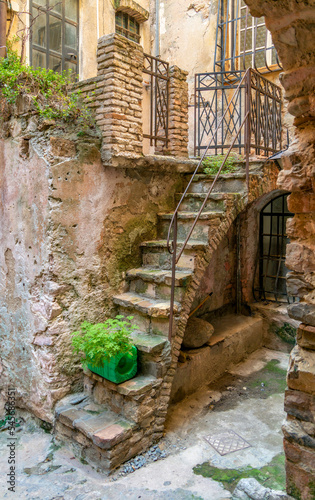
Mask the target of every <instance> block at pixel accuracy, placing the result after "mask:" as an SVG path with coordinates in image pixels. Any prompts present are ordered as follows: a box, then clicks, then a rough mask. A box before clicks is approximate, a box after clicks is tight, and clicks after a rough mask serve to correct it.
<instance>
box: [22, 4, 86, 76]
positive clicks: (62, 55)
mask: <svg viewBox="0 0 315 500" xmlns="http://www.w3.org/2000/svg"><path fill="white" fill-rule="evenodd" d="M66 1H67V0H46V6H43V5H40V4H39V3H37V2H36V0H30V12H31V15H32V16H33V15H37V12H38V11H42V12H43V16H45V18H46V23H45V27H46V47H42V46H40V45H38V44H36V43H34V42H33V30H34V26H33V29H31V35H30V64H31V66H32V65H33V62H34V58H33V49H34V50H36V51H37V52H41V53H42V54H43V55H44V56H45V62H46V64H45V68H46V69H49V57H50V56H53V57H57V58H58V59H61V71H60V72H62V71H64V70H65V63H67V62H68V63H71V64H74V65H76V70H75V74H77V75H78V74H79V28H80V25H79V0H77V19H76V21H74V20H73V19H69V18H68V17H66V14H65V5H66ZM57 3H61V4H62V5H61V13H58V12H52V11H50V10H49V8H50V4H52V5H51V6H52V7H53V6H55V5H56V4H57ZM50 17H53V18H55V19H56V20H59V21H61V52H57V51H55V50H53V49H51V48H50V40H49V38H50V37H49V27H50V26H51V24H50V23H49V18H50ZM66 24H69V25H71V26H74V27H75V29H76V48H75V49H74V48H71V49H70V48H67V46H66V44H65V34H66Z"/></svg>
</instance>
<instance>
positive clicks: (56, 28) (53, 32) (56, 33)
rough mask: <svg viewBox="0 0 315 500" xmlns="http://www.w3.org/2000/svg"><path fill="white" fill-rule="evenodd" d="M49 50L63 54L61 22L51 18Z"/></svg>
mask: <svg viewBox="0 0 315 500" xmlns="http://www.w3.org/2000/svg"><path fill="white" fill-rule="evenodd" d="M49 49H50V50H55V51H56V52H60V53H61V20H59V19H57V18H56V17H53V16H49Z"/></svg>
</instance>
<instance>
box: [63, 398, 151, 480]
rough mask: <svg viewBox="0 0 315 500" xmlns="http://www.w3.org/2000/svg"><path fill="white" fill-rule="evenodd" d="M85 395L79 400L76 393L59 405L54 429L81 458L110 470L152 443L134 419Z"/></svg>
mask: <svg viewBox="0 0 315 500" xmlns="http://www.w3.org/2000/svg"><path fill="white" fill-rule="evenodd" d="M83 397H85V398H84V399H83V400H82V401H81V402H79V403H76V400H77V398H78V396H77V395H76V396H75V397H73V396H72V399H71V397H70V398H69V397H68V398H65V399H64V400H62V401H61V402H60V403H59V404H58V406H57V409H56V414H55V415H56V420H55V428H54V432H55V436H56V439H57V440H61V441H65V442H67V443H69V444H70V445H72V448H73V452H74V453H75V455H76V456H77V457H78V458H79V459H84V460H87V461H88V462H89V463H91V465H94V466H96V467H99V468H102V469H103V470H104V471H105V472H106V471H107V472H109V471H111V470H113V469H115V468H116V467H118V466H119V465H121V464H122V463H123V462H125V461H126V460H129V459H130V458H131V457H133V456H135V455H136V454H137V453H139V452H140V451H142V450H143V448H145V447H146V446H149V444H150V439H148V438H147V439H146V441H145V440H144V439H143V438H144V434H145V431H144V429H143V428H141V427H140V426H139V425H137V424H136V423H135V422H134V421H131V420H128V419H126V418H123V417H122V416H120V415H117V414H116V413H114V412H112V411H111V410H110V409H108V408H106V407H105V406H103V405H99V404H96V403H94V402H93V401H92V400H91V398H89V397H86V395H83ZM71 401H72V402H71ZM144 445H146V446H144Z"/></svg>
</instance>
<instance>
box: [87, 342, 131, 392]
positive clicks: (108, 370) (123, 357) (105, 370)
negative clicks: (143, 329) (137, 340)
mask: <svg viewBox="0 0 315 500" xmlns="http://www.w3.org/2000/svg"><path fill="white" fill-rule="evenodd" d="M87 366H88V368H89V370H91V372H93V373H96V374H97V375H100V376H101V377H103V378H106V379H107V380H110V381H111V382H115V384H121V383H122V382H125V381H126V380H129V379H131V378H132V377H134V376H135V375H136V373H137V348H136V346H132V348H131V352H128V353H121V354H117V356H115V357H112V358H110V359H109V361H105V362H104V365H103V366H94V365H91V364H89V363H88V365H87Z"/></svg>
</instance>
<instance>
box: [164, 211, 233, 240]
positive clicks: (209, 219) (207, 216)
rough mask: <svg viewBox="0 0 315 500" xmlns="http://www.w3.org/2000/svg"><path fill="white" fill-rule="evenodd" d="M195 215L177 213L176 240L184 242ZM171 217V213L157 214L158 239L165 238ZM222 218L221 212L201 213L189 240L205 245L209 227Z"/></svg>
mask: <svg viewBox="0 0 315 500" xmlns="http://www.w3.org/2000/svg"><path fill="white" fill-rule="evenodd" d="M196 215H197V214H196V212H184V211H181V212H179V214H178V223H177V235H178V239H180V240H185V238H186V236H187V235H188V233H189V231H190V229H191V227H192V224H193V222H194V220H195V218H196ZM172 217H173V213H170V214H159V221H158V235H159V237H160V238H167V234H168V230H169V225H170V221H171V219H172ZM223 217H224V213H223V212H218V211H216V212H203V213H202V214H201V215H200V217H199V220H198V222H197V225H196V227H195V229H194V230H193V232H192V235H191V238H192V239H194V240H199V241H203V242H205V243H207V242H208V239H209V227H210V226H211V225H213V224H215V225H218V224H219V223H220V221H221V220H222V218H223Z"/></svg>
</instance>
